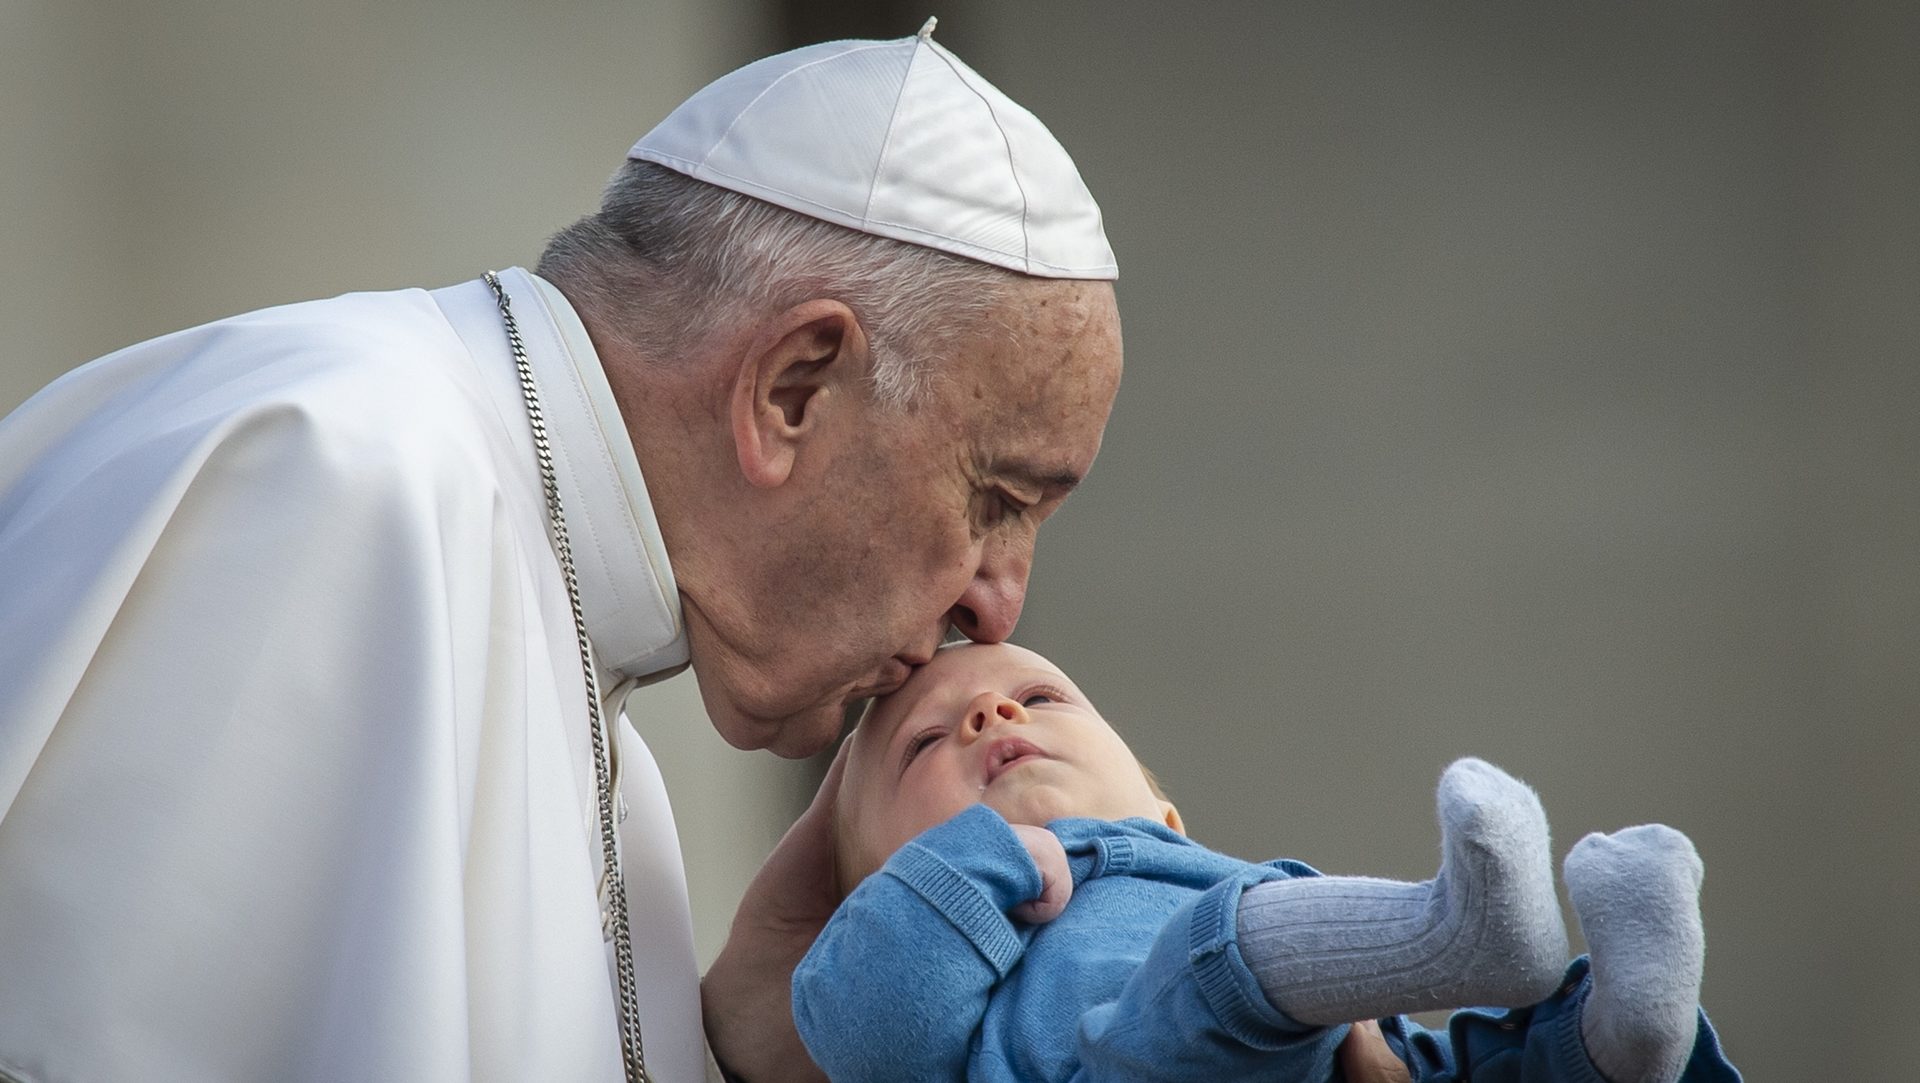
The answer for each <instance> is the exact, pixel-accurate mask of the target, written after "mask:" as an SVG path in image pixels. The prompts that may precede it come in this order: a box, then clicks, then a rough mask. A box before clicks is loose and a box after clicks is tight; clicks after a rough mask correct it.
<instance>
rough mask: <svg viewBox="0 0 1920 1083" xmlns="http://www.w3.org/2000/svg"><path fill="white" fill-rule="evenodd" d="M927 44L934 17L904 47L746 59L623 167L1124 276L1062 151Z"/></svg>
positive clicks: (971, 247)
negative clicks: (666, 171) (640, 166)
mask: <svg viewBox="0 0 1920 1083" xmlns="http://www.w3.org/2000/svg"><path fill="white" fill-rule="evenodd" d="M932 35H933V20H931V19H929V20H927V25H926V26H925V27H923V28H922V29H921V31H920V33H918V34H916V35H914V36H913V37H909V38H900V39H897V40H893V41H833V42H826V43H823V44H820V45H809V46H807V47H805V48H802V49H795V50H793V51H791V52H786V53H781V54H779V55H778V56H770V57H767V58H766V59H764V60H758V61H755V62H754V63H752V64H749V65H747V66H746V67H744V68H740V69H738V70H737V71H733V72H730V73H728V74H727V75H723V76H721V77H720V78H719V79H717V80H715V81H714V82H712V83H709V84H708V85H707V86H706V87H705V88H704V89H702V90H700V91H699V92H698V93H696V94H694V95H693V96H692V97H691V98H688V99H687V100H686V101H685V102H683V103H682V104H681V105H680V107H679V108H677V109H675V110H674V111H673V112H672V113H670V114H668V115H667V118H666V119H665V120H663V121H661V122H660V124H659V125H658V126H657V127H655V128H654V129H653V130H652V131H650V132H648V133H647V134H646V135H645V136H643V137H641V139H640V141H639V142H638V143H636V144H634V147H633V149H632V150H631V151H629V152H628V154H627V156H628V157H629V158H637V159H641V160H643V161H649V162H657V163H659V164H661V165H664V166H667V167H668V168H671V169H675V170H678V171H679V172H682V173H685V174H687V175H688V176H690V177H693V178H694V179H696V180H702V181H706V182H707V183H709V184H716V185H719V186H721V187H723V188H730V189H732V190H734V191H736V192H742V193H745V194H747V195H750V196H754V197H757V198H759V199H764V200H767V201H768V202H770V203H776V204H778V205H780V206H782V207H786V208H787V209H789V210H793V211H798V212H800V213H801V214H806V215H811V216H813V217H815V218H821V219H824V220H826V221H829V222H833V223H836V224H838V225H842V226H846V227H848V228H850V229H857V230H860V231H862V232H864V233H873V234H878V235H879V236H882V237H891V238H893V239H895V240H900V241H907V242H910V243H913V244H919V245H925V246H927V247H930V248H937V249H939V250H941V251H944V252H951V253H953V254H954V255H959V256H966V257H968V258H970V259H976V260H982V261H984V262H987V263H992V264H996V265H998V266H1001V267H1007V268H1011V269H1012V270H1015V271H1020V272H1023V273H1025V274H1031V275H1041V276H1044V277H1048V278H1088V279H1111V278H1116V277H1118V275H1119V267H1118V265H1117V264H1116V263H1115V262H1114V258H1113V250H1112V248H1110V247H1109V246H1108V244H1107V237H1106V231H1105V229H1104V228H1103V227H1102V225H1101V220H1100V208H1099V206H1098V205H1097V204H1096V203H1094V201H1093V196H1092V194H1091V193H1089V192H1088V191H1087V186H1086V184H1085V182H1083V181H1082V180H1081V179H1080V172H1079V170H1077V169H1075V168H1074V165H1073V159H1072V158H1070V157H1068V156H1067V152H1066V149H1065V148H1064V147H1062V146H1061V145H1060V143H1059V141H1058V140H1056V139H1054V137H1053V133H1051V132H1049V131H1047V128H1046V126H1045V125H1044V124H1041V123H1040V121H1039V119H1038V118H1037V117H1035V116H1034V115H1033V114H1032V113H1030V112H1028V111H1027V110H1025V109H1023V108H1021V107H1020V106H1019V105H1018V104H1016V103H1015V102H1014V101H1013V99H1011V98H1009V97H1007V96H1006V95H1005V94H1003V93H1001V92H1000V91H999V90H998V89H996V88H995V87H994V86H993V84H991V83H989V82H987V81H986V80H985V79H982V78H981V77H980V76H979V74H978V73H976V72H975V71H974V70H973V69H972V68H969V67H967V65H966V64H964V63H962V62H961V61H960V58H958V57H956V56H954V55H953V53H951V52H949V51H948V50H947V49H946V48H945V47H944V46H942V45H940V44H939V43H937V42H935V41H934V40H933V36H932Z"/></svg>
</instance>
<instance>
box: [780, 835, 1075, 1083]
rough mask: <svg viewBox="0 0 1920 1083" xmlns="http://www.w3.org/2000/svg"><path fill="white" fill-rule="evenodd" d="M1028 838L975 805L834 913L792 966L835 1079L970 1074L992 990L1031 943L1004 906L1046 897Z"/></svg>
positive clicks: (808, 1037)
mask: <svg viewBox="0 0 1920 1083" xmlns="http://www.w3.org/2000/svg"><path fill="white" fill-rule="evenodd" d="M1041 891H1042V882H1041V878H1040V875H1039V873H1038V871H1037V870H1036V868H1035V865H1034V862H1033V860H1032V859H1031V858H1029V857H1028V855H1027V850H1026V847H1025V845H1024V844H1023V843H1022V841H1021V840H1020V838H1019V837H1018V836H1017V835H1015V834H1014V833H1013V832H1011V831H1009V830H1008V829H1007V826H1006V824H1005V822H1004V821H1002V820H1001V819H1000V817H999V816H998V815H997V814H996V813H994V812H992V811H991V810H989V809H986V808H983V807H981V806H974V807H973V808H971V809H968V810H967V811H965V812H962V813H961V814H959V815H958V816H956V817H954V818H953V819H951V820H949V821H947V822H946V823H944V824H942V825H940V826H939V827H936V828H933V829H931V830H929V831H927V832H926V833H924V834H922V835H921V836H920V837H919V838H917V839H915V840H914V841H913V842H911V843H908V844H907V845H906V846H905V847H903V848H901V850H900V852H899V853H896V854H894V855H893V857H892V858H890V859H889V860H888V861H887V863H886V865H884V866H883V867H882V868H881V869H880V871H879V872H877V873H875V874H873V875H872V876H869V877H867V879H866V880H865V881H863V882H862V883H861V884H860V886H859V887H858V888H856V889H854V892H853V894H851V895H849V896H847V899H846V901H845V902H843V903H841V904H840V908H839V909H838V910H836V911H834V915H833V918H832V920H831V921H829V922H828V923H827V927H826V929H825V930H824V931H822V932H821V934H820V938H819V939H818V940H816V941H815V942H814V945H813V948H812V950H810V951H808V952H807V956H806V958H805V959H803V960H802V961H801V963H800V966H799V967H798V968H797V969H795V970H794V973H793V1018H794V1023H795V1025H796V1026H797V1027H798V1028H799V1031H800V1037H801V1039H802V1040H803V1041H804V1042H805V1043H806V1046H807V1051H808V1052H809V1053H811V1054H812V1056H813V1059H814V1060H815V1062H817V1063H818V1064H819V1065H820V1067H821V1068H822V1069H823V1070H825V1071H826V1073H827V1075H828V1076H829V1077H831V1078H832V1079H834V1080H835V1081H836V1083H846V1081H858V1080H874V1081H895V1080H906V1079H912V1080H936V1079H955V1080H957V1079H961V1078H963V1077H964V1076H965V1072H966V1062H967V1053H968V1050H969V1048H970V1041H971V1038H972V1036H973V1032H974V1031H975V1030H976V1029H978V1027H979V1025H980V1021H981V1018H982V1017H983V1016H984V1014H985V1012H986V1008H987V996H988V993H989V992H990V991H991V990H992V989H993V987H994V985H995V984H997V983H998V982H999V981H1000V980H1001V979H1002V978H1003V977H1005V976H1006V974H1007V972H1008V971H1009V970H1011V969H1012V968H1013V966H1014V964H1015V963H1016V962H1018V961H1019V959H1020V957H1021V955H1022V954H1023V953H1024V951H1025V950H1026V943H1025V940H1024V939H1023V938H1022V936H1021V935H1020V934H1019V932H1017V931H1016V929H1015V927H1014V925H1013V923H1012V922H1011V921H1009V920H1008V918H1007V911H1008V910H1009V909H1011V908H1013V907H1015V906H1017V905H1018V904H1021V903H1024V902H1026V901H1028V900H1031V899H1035V898H1038V897H1040V896H1041Z"/></svg>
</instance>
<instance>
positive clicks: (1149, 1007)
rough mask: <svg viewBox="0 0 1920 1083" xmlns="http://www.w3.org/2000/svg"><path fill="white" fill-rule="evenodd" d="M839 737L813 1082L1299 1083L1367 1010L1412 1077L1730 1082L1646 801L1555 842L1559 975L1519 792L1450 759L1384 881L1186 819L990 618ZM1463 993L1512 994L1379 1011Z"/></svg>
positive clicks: (810, 966) (812, 1007)
mask: <svg viewBox="0 0 1920 1083" xmlns="http://www.w3.org/2000/svg"><path fill="white" fill-rule="evenodd" d="M850 741H851V747H850V748H849V749H848V750H847V759H846V763H845V765H844V773H843V775H842V778H841V784H840V789H839V793H838V795H837V805H836V822H835V830H836V840H835V841H836V845H837V850H838V854H839V861H840V867H839V869H838V873H839V876H840V883H841V885H842V890H843V891H845V892H846V893H847V894H846V898H845V900H844V901H843V902H842V903H841V905H840V907H839V909H838V910H837V911H836V912H835V914H834V916H833V919H832V920H831V921H830V922H829V923H828V924H827V927H826V929H825V930H824V931H823V932H822V933H821V934H820V937H819V939H818V940H817V941H816V942H815V943H814V945H813V949H812V950H811V951H810V952H809V953H808V955H807V957H806V958H805V960H803V961H802V962H801V964H800V966H799V968H798V969H797V970H796V971H795V972H794V978H793V1013H794V1020H795V1022H796V1024H797V1025H798V1027H799V1030H800V1035H801V1037H802V1038H803V1039H804V1040H805V1042H806V1044H807V1048H808V1050H809V1051H810V1052H811V1053H812V1055H813V1057H814V1059H815V1060H816V1061H817V1062H818V1063H819V1064H820V1066H821V1067H822V1068H823V1069H824V1070H825V1071H826V1072H827V1074H828V1076H829V1077H831V1078H832V1079H834V1080H836V1081H848V1080H875V1081H902V1080H933V1079H962V1078H965V1079H977V1080H1022V1081H1029V1080H1069V1079H1073V1080H1093V1079H1128V1080H1136V1079H1137V1080H1154V1079H1166V1080H1176V1079H1178V1080H1210V1081H1211V1080H1222V1081H1224V1080H1234V1079H1263V1080H1276V1081H1280V1080H1284V1081H1316V1083H1317V1081H1320V1080H1328V1079H1332V1078H1335V1076H1334V1067H1333V1066H1334V1059H1335V1056H1334V1053H1335V1048H1336V1046H1338V1044H1339V1042H1340V1040H1341V1038H1342V1037H1343V1036H1344V1034H1345V1031H1346V1027H1345V1026H1344V1025H1343V1024H1345V1023H1347V1022H1349V1021H1352V1020H1358V1019H1367V1018H1373V1017H1392V1018H1383V1019H1382V1021H1381V1025H1382V1029H1383V1031H1384V1033H1385V1034H1386V1037H1387V1041H1388V1045H1389V1047H1390V1048H1392V1050H1393V1051H1394V1053H1395V1054H1397V1055H1398V1056H1399V1057H1400V1058H1401V1059H1402V1060H1404V1061H1405V1062H1406V1063H1407V1065H1408V1067H1409V1069H1410V1070H1411V1072H1412V1075H1413V1078H1414V1079H1415V1080H1416V1081H1419V1080H1434V1081H1443V1080H1462V1079H1467V1078H1471V1079H1473V1080H1475V1081H1476V1083H1494V1081H1499V1080H1539V1081H1547V1080H1578V1081H1585V1083H1602V1081H1604V1083H1672V1081H1674V1080H1677V1079H1685V1080H1688V1081H1696V1080H1738V1079H1739V1074H1738V1073H1737V1072H1736V1071H1734V1069H1733V1067H1732V1065H1730V1064H1729V1063H1728V1062H1727V1061H1726V1059H1725V1058H1724V1057H1723V1056H1722V1054H1721V1052H1720V1048H1719V1043H1718V1040H1717V1038H1716V1037H1715V1035H1714V1033H1713V1030H1712V1028H1711V1027H1710V1026H1709V1025H1708V1023H1707V1020H1706V1016H1705V1015H1704V1013H1702V1012H1701V1011H1700V1010H1699V1008H1698V1006H1697V1004H1696V1001H1697V999H1698V996H1699V987H1700V975H1701V966H1702V958H1703V953H1704V945H1703V940H1702V936H1701V931H1700V920H1699V904H1698V894H1699V884H1700V876H1701V865H1700V862H1699V859H1698V858H1697V857H1696V856H1695V855H1694V851H1693V847H1692V844H1691V843H1689V842H1688V841H1687V839H1686V836H1684V835H1682V834H1680V833H1679V832H1677V831H1674V830H1672V829H1670V828H1666V827H1661V826H1658V825H1652V826H1646V827H1636V828H1629V829H1627V830H1625V831H1621V832H1619V833H1617V834H1614V835H1610V836H1607V835H1589V836H1588V837H1586V838H1585V839H1582V840H1581V841H1580V843H1579V845H1577V846H1575V847H1574V849H1573V852H1572V853H1571V854H1569V855H1568V857H1567V861H1566V877H1567V885H1568V890H1569V893H1570V894H1571V895H1572V897H1573V902H1574V908H1575V910H1576V911H1577V912H1578V914H1579V916H1580V922H1581V927H1582V929H1583V930H1584V931H1585V933H1586V936H1587V941H1588V943H1589V945H1590V947H1591V949H1592V958H1591V964H1589V962H1588V960H1586V959H1580V960H1576V961H1575V962H1574V963H1573V964H1572V966H1571V967H1569V968H1567V969H1565V971H1564V973H1563V971H1562V966H1563V964H1564V963H1565V960H1566V951H1567V947H1566V930H1565V928H1564V926H1563V925H1562V923H1561V919H1560V912H1559V907H1558V903H1557V901H1556V898H1555V894H1554V887H1553V870H1552V859H1551V853H1550V850H1549V845H1548V837H1547V825H1546V818H1545V815H1544V813H1543V812H1542V811H1541V808H1540V804H1539V801H1538V800H1537V799H1536V798H1535V797H1534V794H1533V791H1532V790H1530V789H1528V788H1527V787H1526V786H1525V785H1523V784H1521V783H1520V782H1518V781H1516V780H1514V779H1513V778H1511V777H1509V776H1508V775H1506V774H1504V773H1502V772H1501V771H1500V770H1499V769H1498V768H1495V767H1493V766H1492V765H1490V764H1487V763H1483V762H1481V761H1479V760H1471V759H1469V760H1462V761H1460V762H1459V763H1456V764H1454V765H1453V766H1452V767H1450V768H1449V769H1448V770H1447V772H1446V774H1445V775H1444V777H1443V778H1442V779H1441V784H1440V792H1439V802H1438V804H1439V818H1440V828H1441V836H1442V844H1443V845H1442V858H1441V866H1440V872H1439V875H1437V876H1436V877H1435V878H1434V879H1433V880H1430V881H1427V882H1425V883H1419V884H1404V883H1397V882H1394V881H1388V880H1375V879H1366V878H1357V877H1322V876H1320V875H1319V874H1318V873H1316V872H1314V871H1313V870H1312V869H1310V868H1308V867H1306V866H1305V865H1302V864H1300V863H1298V862H1295V861H1275V862H1270V863H1267V864H1260V865H1256V864H1251V863H1248V862H1245V861H1240V860H1238V859H1235V858H1230V857H1227V856H1225V855H1222V854H1218V853H1215V852H1213V851H1211V850H1208V849H1206V848H1205V847H1202V846H1200V845H1198V844H1197V843H1194V842H1192V841H1190V840H1188V839H1187V838H1186V837H1185V835H1184V833H1183V829H1182V825H1181V821H1180V814H1179V812H1178V811H1176V810H1175V809H1174V807H1173V805H1172V803H1171V802H1169V801H1168V800H1167V799H1166V798H1165V797H1164V796H1163V795H1162V794H1161V793H1160V791H1159V788H1158V787H1157V786H1156V785H1155V784H1154V783H1153V781H1152V779H1151V777H1150V776H1149V775H1148V774H1147V773H1146V771H1145V769H1144V768H1142V767H1141V766H1140V764H1139V762H1138V761H1137V760H1135V759H1134V756H1133V753H1132V752H1131V751H1129V750H1128V748H1127V745H1126V742H1124V741H1122V740H1121V739H1120V736H1119V735H1118V734H1117V733H1115V732H1114V731H1113V729H1112V727H1110V726H1109V725H1108V724H1107V723H1106V721H1105V720H1104V719H1103V718H1101V716H1100V714H1099V712H1098V711H1096V710H1095V709H1094V707H1093V705H1092V704H1091V703H1090V702H1089V701H1088V700H1087V698H1086V696H1085V695H1083V694H1082V693H1081V692H1080V691H1079V689H1078V688H1076V687H1075V686H1074V684H1073V682H1072V681H1069V680H1068V679H1067V678H1066V676H1065V675H1064V674H1063V673H1061V672H1060V671H1059V670H1058V669H1057V668H1055V667H1054V666H1053V665H1052V664H1050V663H1049V662H1048V661H1047V660H1046V659H1044V658H1042V657H1040V656H1039V655H1037V654H1034V653H1033V652H1031V651H1028V650H1024V649H1022V648H1020V647H1015V646H1012V645H1010V644H1000V645H993V646H985V645H974V644H968V645H962V646H955V647H949V648H947V649H944V650H942V651H940V652H938V654H937V655H936V656H935V658H934V659H933V661H932V662H930V663H929V664H928V665H926V666H925V667H923V668H921V669H920V670H919V671H918V672H916V673H915V674H914V675H913V677H912V678H911V679H910V680H909V681H908V682H907V683H906V685H905V686H903V687H902V688H901V689H900V690H899V691H898V692H895V693H894V694H893V695H891V696H888V697H886V698H885V699H883V700H881V701H880V702H878V703H877V704H875V706H874V708H873V710H872V711H870V712H869V714H868V715H867V717H866V719H865V720H864V721H863V722H862V723H861V725H860V727H859V729H858V730H857V731H856V732H855V733H854V735H853V736H852V737H851V738H850ZM1049 918H1051V920H1047V919H1049ZM1035 922H1044V923H1043V924H1035ZM1464 1005H1503V1006H1507V1007H1510V1008H1512V1009H1513V1010H1508V1011H1492V1010H1486V1011H1461V1012H1458V1013H1456V1014H1455V1015H1454V1016H1453V1017H1452V1019H1451V1020H1450V1021H1449V1025H1448V1028H1447V1031H1446V1032H1445V1033H1444V1034H1443V1033H1440V1032H1435V1031H1428V1030H1426V1029H1424V1028H1422V1027H1420V1026H1418V1025H1417V1024H1415V1023H1413V1022H1411V1021H1409V1020H1407V1019H1405V1018H1401V1017H1398V1013H1402V1012H1408V1011H1416V1010H1426V1009H1433V1008H1443V1007H1446V1008H1453V1007H1461V1006H1464Z"/></svg>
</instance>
